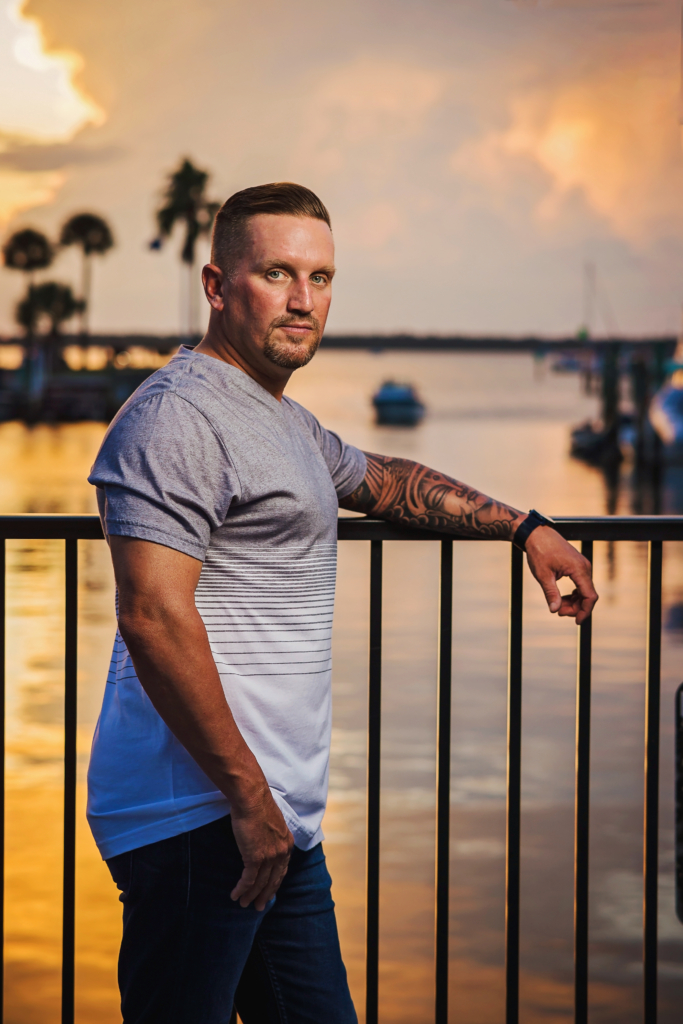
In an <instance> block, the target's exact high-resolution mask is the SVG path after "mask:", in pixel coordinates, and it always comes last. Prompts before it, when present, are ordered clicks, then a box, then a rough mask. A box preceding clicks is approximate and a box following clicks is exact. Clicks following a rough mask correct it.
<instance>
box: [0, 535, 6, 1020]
mask: <svg viewBox="0 0 683 1024" xmlns="http://www.w3.org/2000/svg"><path fill="white" fill-rule="evenodd" d="M6 548H7V542H6V541H5V539H4V538H3V539H2V542H1V543H0V737H2V755H1V756H0V1024H2V1021H3V1020H4V1019H5V1009H4V995H5V655H6V651H5V643H6V636H7V626H6V622H5V616H6V614H7V602H6V598H5V595H6V576H5V571H6V565H7V559H6Z"/></svg>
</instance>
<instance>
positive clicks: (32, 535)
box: [0, 513, 683, 541]
mask: <svg viewBox="0 0 683 1024" xmlns="http://www.w3.org/2000/svg"><path fill="white" fill-rule="evenodd" d="M555 522H556V524H557V529H558V530H559V532H560V533H561V534H562V535H563V536H564V537H566V538H567V540H638V541H649V540H683V516H555ZM338 535H339V539H340V540H467V539H468V538H466V537H453V536H452V535H451V534H445V533H436V532H434V531H432V530H415V529H411V528H409V527H406V526H401V525H400V524H398V523H388V522H386V521H385V520H383V519H371V518H368V517H365V516H363V517H359V518H356V517H355V516H340V518H339V528H338ZM1 539H6V540H42V539H48V540H101V539H102V527H101V525H100V520H99V517H98V516H96V515H70V514H66V515H64V514H60V513H53V514H48V515H43V514H42V513H23V514H21V515H0V540H1ZM477 539H479V540H487V538H486V537H480V538H477Z"/></svg>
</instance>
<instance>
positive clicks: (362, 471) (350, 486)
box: [337, 446, 368, 501]
mask: <svg viewBox="0 0 683 1024" xmlns="http://www.w3.org/2000/svg"><path fill="white" fill-rule="evenodd" d="M349 447H350V446H349ZM356 451H357V452H358V453H359V454H360V455H362V457H363V458H362V461H360V460H359V461H358V467H357V470H356V472H355V473H354V474H353V476H352V477H351V480H350V481H349V482H347V484H346V486H345V487H344V488H343V489H342V490H341V491H337V498H338V499H339V501H343V499H344V498H348V496H349V495H350V494H353V492H354V491H355V490H356V488H357V487H360V485H361V484H362V483H363V480H365V477H366V475H367V472H368V460H367V457H366V455H365V452H364V451H361V449H360V448H356Z"/></svg>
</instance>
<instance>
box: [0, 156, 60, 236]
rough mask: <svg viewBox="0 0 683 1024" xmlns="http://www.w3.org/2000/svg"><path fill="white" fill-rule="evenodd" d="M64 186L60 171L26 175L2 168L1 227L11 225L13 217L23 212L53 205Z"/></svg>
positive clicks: (0, 184)
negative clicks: (49, 204)
mask: <svg viewBox="0 0 683 1024" xmlns="http://www.w3.org/2000/svg"><path fill="white" fill-rule="evenodd" d="M63 184H64V174H63V173H62V172H60V171H55V170H51V171H38V172H36V173H34V174H26V172H24V171H18V170H11V169H7V168H2V169H1V170H0V225H2V226H4V225H5V224H7V223H9V221H10V220H11V219H12V217H14V216H16V215H17V214H18V213H21V212H22V211H23V210H30V209H33V208H34V207H36V206H43V205H45V204H47V203H51V202H52V201H53V200H54V198H55V196H56V195H57V193H58V191H59V190H60V188H61V187H62V185H63Z"/></svg>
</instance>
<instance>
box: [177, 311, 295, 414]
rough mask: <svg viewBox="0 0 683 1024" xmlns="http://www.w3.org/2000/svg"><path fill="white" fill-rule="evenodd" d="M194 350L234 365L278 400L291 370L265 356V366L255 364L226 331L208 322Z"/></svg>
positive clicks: (280, 399) (279, 400) (280, 398)
mask: <svg viewBox="0 0 683 1024" xmlns="http://www.w3.org/2000/svg"><path fill="white" fill-rule="evenodd" d="M194 351H195V352H201V353H202V355H205V356H212V357H213V358H214V359H220V360H222V362H224V363H229V364H230V365H231V366H236V367H237V369H238V370H241V371H242V373H246V374H247V376H248V377H251V378H252V380H255V381H256V383H257V384H260V385H261V387H262V388H264V389H265V390H266V391H268V392H269V393H270V394H271V395H272V396H273V398H276V399H277V400H278V402H281V401H282V395H283V392H284V390H285V387H286V386H287V381H288V380H289V378H290V377H291V375H292V373H293V372H294V371H293V370H286V369H284V368H283V367H281V366H275V365H274V364H272V363H270V362H268V361H267V360H266V359H265V357H263V361H264V362H266V364H267V365H266V366H261V365H260V360H259V365H256V360H252V359H249V358H248V356H247V355H245V353H244V352H242V351H241V350H240V349H239V348H238V347H237V346H236V345H234V344H233V342H232V341H231V339H230V338H229V336H228V335H227V333H226V332H225V331H223V330H216V328H215V327H212V324H211V323H209V327H208V329H207V332H206V334H205V335H204V337H203V338H202V340H201V341H200V342H199V344H198V345H197V346H196V348H195V350H194Z"/></svg>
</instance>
